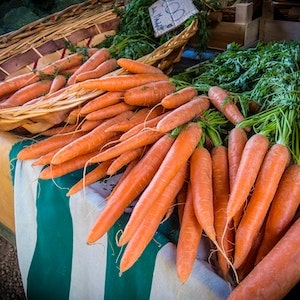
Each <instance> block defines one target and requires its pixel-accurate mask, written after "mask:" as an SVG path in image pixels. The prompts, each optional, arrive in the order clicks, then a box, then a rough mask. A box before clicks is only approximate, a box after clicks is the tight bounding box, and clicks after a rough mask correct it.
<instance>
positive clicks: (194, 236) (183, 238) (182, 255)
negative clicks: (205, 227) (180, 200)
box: [176, 182, 202, 283]
mask: <svg viewBox="0 0 300 300" xmlns="http://www.w3.org/2000/svg"><path fill="white" fill-rule="evenodd" d="M192 194H193V193H192V188H191V182H189V183H188V187H187V194H186V201H185V205H184V210H183V216H182V222H181V227H180V231H179V237H178V242H177V248H176V272H177V276H178V278H179V280H180V281H181V282H182V283H184V282H186V281H187V280H188V278H189V277H190V274H191V272H192V269H193V266H194V263H195V260H196V257H197V253H198V248H199V244H200V241H201V236H202V227H201V225H200V224H199V222H198V220H197V218H196V216H195V211H194V201H193V195H192Z"/></svg>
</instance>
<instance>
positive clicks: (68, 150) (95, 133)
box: [52, 113, 127, 164]
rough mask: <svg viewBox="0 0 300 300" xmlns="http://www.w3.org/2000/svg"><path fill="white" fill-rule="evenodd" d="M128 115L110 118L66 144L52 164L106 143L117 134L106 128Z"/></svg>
mask: <svg viewBox="0 0 300 300" xmlns="http://www.w3.org/2000/svg"><path fill="white" fill-rule="evenodd" d="M126 117H127V114H126V113H123V114H120V115H118V116H116V117H114V118H111V119H108V120H107V121H105V122H102V123H101V124H100V125H99V126H97V127H96V128H94V129H93V130H92V131H90V132H87V133H85V134H84V135H82V136H81V137H79V138H78V139H76V140H75V141H73V142H71V143H69V144H68V145H65V146H64V147H63V148H61V149H60V151H58V152H57V153H56V154H55V156H54V157H53V159H52V164H60V163H62V162H64V161H67V160H69V159H72V158H74V157H77V156H79V155H82V154H84V153H88V152H91V151H93V150H95V149H97V148H98V147H99V145H102V144H104V143H105V142H107V141H108V140H109V139H111V138H112V137H114V136H115V135H116V133H114V132H105V129H106V128H107V127H108V126H110V125H111V124H114V122H117V121H118V120H122V119H123V120H124V118H126Z"/></svg>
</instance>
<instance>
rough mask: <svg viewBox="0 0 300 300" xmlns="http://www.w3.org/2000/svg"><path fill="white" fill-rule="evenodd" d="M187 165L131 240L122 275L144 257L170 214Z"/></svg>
mask: <svg viewBox="0 0 300 300" xmlns="http://www.w3.org/2000/svg"><path fill="white" fill-rule="evenodd" d="M187 166H188V164H187V163H186V164H185V165H184V166H183V167H182V169H180V170H179V172H178V173H177V174H176V175H175V177H174V178H173V179H172V180H171V182H170V183H169V184H168V185H167V187H166V188H165V190H164V191H163V192H162V193H161V195H160V197H159V201H157V203H156V204H155V205H154V206H152V207H151V209H150V210H149V211H148V213H147V215H146V216H145V217H144V220H143V222H142V223H141V225H140V226H139V227H138V229H137V231H136V232H135V233H134V235H133V237H132V238H131V239H130V241H129V243H128V245H127V246H126V248H125V251H124V253H123V255H122V258H121V261H120V274H122V273H123V272H125V271H127V270H128V269H129V268H130V267H131V266H132V265H133V264H134V263H135V262H136V261H137V260H138V259H139V257H140V256H141V255H142V253H143V251H144V250H145V248H146V247H147V245H148V244H149V243H150V241H151V239H152V238H153V236H154V235H155V232H156V230H157V228H158V227H159V225H160V222H161V221H162V219H163V217H164V215H165V214H166V213H167V212H168V209H169V208H170V206H171V204H172V203H173V201H174V199H175V198H176V195H177V193H178V192H179V190H180V188H181V187H182V185H183V184H184V181H185V179H186V176H187V169H188V168H187Z"/></svg>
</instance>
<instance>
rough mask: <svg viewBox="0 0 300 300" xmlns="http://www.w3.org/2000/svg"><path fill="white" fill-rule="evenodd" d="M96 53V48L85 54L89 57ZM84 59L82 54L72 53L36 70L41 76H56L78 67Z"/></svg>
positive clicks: (88, 50) (89, 49)
mask: <svg viewBox="0 0 300 300" xmlns="http://www.w3.org/2000/svg"><path fill="white" fill-rule="evenodd" d="M96 51H97V49H96V48H88V49H87V51H86V53H87V56H88V57H90V56H91V55H93V54H94V53H95V52H96ZM83 59H84V54H83V53H81V52H77V53H73V54H69V55H66V56H65V57H62V58H60V59H58V60H56V61H54V62H51V63H50V64H49V65H46V66H44V67H42V68H40V69H39V70H38V72H40V73H41V74H45V73H46V74H56V73H59V72H62V71H64V70H68V69H70V68H72V67H75V66H79V65H81V64H82V62H83Z"/></svg>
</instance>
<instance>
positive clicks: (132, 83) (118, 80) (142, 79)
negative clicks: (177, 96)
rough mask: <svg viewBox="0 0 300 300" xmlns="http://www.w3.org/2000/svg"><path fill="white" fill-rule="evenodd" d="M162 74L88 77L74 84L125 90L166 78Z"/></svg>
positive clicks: (76, 86)
mask: <svg viewBox="0 0 300 300" xmlns="http://www.w3.org/2000/svg"><path fill="white" fill-rule="evenodd" d="M168 79H169V78H168V76H167V75H164V74H126V75H114V76H107V77H101V78H97V79H89V80H86V81H83V82H79V83H77V84H76V85H75V86H74V89H75V90H79V89H86V90H97V89H99V90H103V91H111V92H117V91H125V90H128V89H130V88H133V87H136V86H141V85H143V84H146V83H149V82H155V81H161V80H168Z"/></svg>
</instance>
